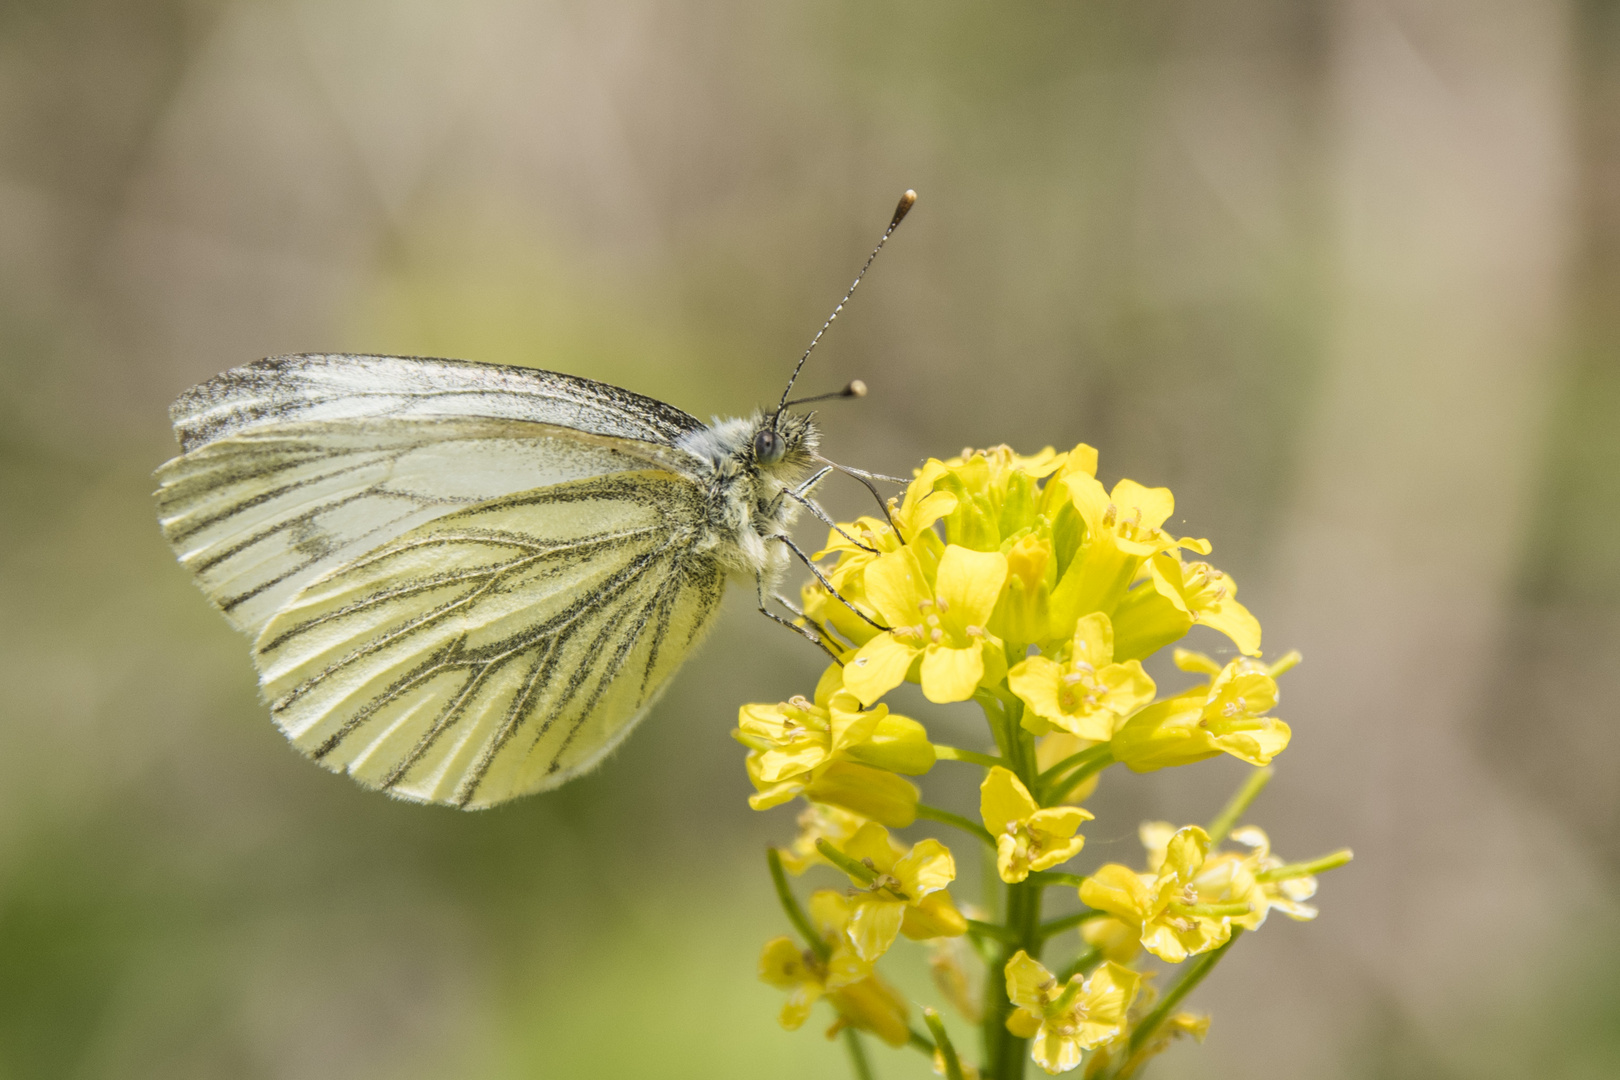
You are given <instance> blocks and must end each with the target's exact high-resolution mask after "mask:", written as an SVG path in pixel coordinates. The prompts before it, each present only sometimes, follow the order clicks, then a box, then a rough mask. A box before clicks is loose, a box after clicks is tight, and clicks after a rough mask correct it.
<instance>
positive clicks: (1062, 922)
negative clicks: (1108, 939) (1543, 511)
mask: <svg viewBox="0 0 1620 1080" xmlns="http://www.w3.org/2000/svg"><path fill="white" fill-rule="evenodd" d="M1106 914H1107V912H1105V911H1096V910H1093V909H1091V908H1087V909H1086V910H1085V911H1077V912H1075V913H1074V914H1073V915H1065V916H1063V917H1062V918H1061V919H1049V920H1047V921H1046V922H1043V923H1041V928H1040V935H1041V940H1042V941H1045V940H1046V939H1047V938H1049V937H1051V936H1052V935H1054V934H1061V933H1063V931H1065V930H1071V929H1073V928H1074V927H1076V926H1079V925H1080V924H1081V923H1083V922H1085V921H1086V920H1088V919H1096V918H1099V917H1101V916H1103V915H1106Z"/></svg>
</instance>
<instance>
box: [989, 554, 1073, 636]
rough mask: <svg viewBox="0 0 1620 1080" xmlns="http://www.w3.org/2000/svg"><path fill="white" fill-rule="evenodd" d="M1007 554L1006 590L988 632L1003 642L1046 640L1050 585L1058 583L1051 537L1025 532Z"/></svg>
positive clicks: (1048, 621) (1049, 615)
mask: <svg viewBox="0 0 1620 1080" xmlns="http://www.w3.org/2000/svg"><path fill="white" fill-rule="evenodd" d="M1006 554H1007V587H1006V590H1005V591H1004V592H1003V593H1002V594H1001V600H1000V602H999V603H997V605H996V610H995V613H994V614H993V615H992V616H991V617H990V631H991V633H993V634H995V635H996V636H997V637H1000V638H1001V639H1002V640H1003V641H1011V642H1020V641H1033V642H1042V641H1045V640H1046V639H1047V638H1048V637H1050V636H1051V630H1050V620H1051V613H1050V607H1051V598H1052V586H1053V585H1054V584H1056V582H1057V560H1056V559H1055V558H1054V557H1053V555H1054V553H1053V550H1052V541H1051V538H1050V536H1049V535H1047V534H1046V533H1045V532H1027V533H1025V534H1024V535H1023V536H1021V537H1019V538H1018V539H1017V540H1016V541H1014V542H1013V543H1012V544H1011V545H1010V546H1009V547H1008V548H1007V551H1006Z"/></svg>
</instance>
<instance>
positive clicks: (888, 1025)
mask: <svg viewBox="0 0 1620 1080" xmlns="http://www.w3.org/2000/svg"><path fill="white" fill-rule="evenodd" d="M827 997H828V1000H830V1001H831V1002H832V1003H833V1006H834V1007H835V1008H836V1009H837V1010H838V1012H839V1015H840V1016H842V1017H844V1018H845V1019H847V1020H848V1021H849V1022H850V1023H852V1024H854V1025H855V1026H856V1027H858V1028H861V1029H863V1030H865V1031H870V1032H871V1033H872V1034H874V1035H876V1036H877V1037H878V1038H880V1039H882V1040H883V1041H884V1042H886V1043H888V1044H889V1045H890V1046H897V1047H898V1046H904V1045H906V1043H908V1042H910V1041H911V1027H910V1025H909V1024H908V1023H907V1013H908V1012H909V1010H908V1008H907V1007H906V1000H905V998H903V997H901V996H900V995H899V994H898V993H896V992H895V990H894V989H893V988H892V987H890V986H889V985H888V984H887V983H885V982H883V980H881V979H879V978H878V977H877V976H876V975H873V976H871V977H869V978H866V979H862V980H861V981H860V982H858V983H854V984H853V985H850V986H845V987H842V988H841V989H838V990H835V991H833V992H832V993H830V994H828V995H827Z"/></svg>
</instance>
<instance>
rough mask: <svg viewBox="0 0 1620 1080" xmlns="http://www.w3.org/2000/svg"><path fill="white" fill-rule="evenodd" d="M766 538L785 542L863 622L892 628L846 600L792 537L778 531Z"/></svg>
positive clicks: (823, 584)
mask: <svg viewBox="0 0 1620 1080" xmlns="http://www.w3.org/2000/svg"><path fill="white" fill-rule="evenodd" d="M765 539H766V540H767V541H770V540H777V541H780V542H781V543H783V544H785V545H786V546H787V549H788V550H789V551H791V552H793V554H795V555H797V556H798V557H799V561H800V562H802V563H804V565H805V566H806V567H807V568H808V569H809V571H810V572H811V573H812V574H814V575H815V576H816V580H817V581H819V582H821V587H822V588H823V589H826V590H827V591H828V592H829V593H831V594H832V596H833V598H834V599H835V600H837V601H838V602H839V603H840V604H843V605H844V606H845V607H847V608H849V610H851V611H853V612H854V613H855V614H857V615H859V616H860V617H861V620H862V621H863V622H866V623H867V624H869V625H871V626H873V627H875V628H877V629H879V630H883V631H888V630H890V629H892V627H888V626H884V625H883V624H882V623H880V622H877V621H876V620H874V619H873V618H872V616H870V615H868V614H867V613H866V612H864V611H862V610H861V609H860V608H858V607H856V606H855V605H854V604H852V603H850V602H849V601H848V600H845V599H844V597H843V595H842V594H840V593H839V591H838V590H837V589H835V588H833V583H832V582H830V581H828V580H827V575H826V574H823V573H822V572H821V567H819V566H817V565H816V564H815V563H814V562H813V561H812V560H811V558H810V556H808V555H806V554H805V553H804V552H803V551H801V550H800V549H799V545H797V544H795V543H794V542H793V538H792V537H790V536H784V535H783V534H782V533H777V534H776V535H774V536H767V537H766V538H765Z"/></svg>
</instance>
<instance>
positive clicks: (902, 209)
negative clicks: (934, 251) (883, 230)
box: [889, 188, 917, 229]
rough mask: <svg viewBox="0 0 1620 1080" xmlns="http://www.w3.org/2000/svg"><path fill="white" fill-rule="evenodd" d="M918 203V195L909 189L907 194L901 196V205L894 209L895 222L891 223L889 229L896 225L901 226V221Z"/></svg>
mask: <svg viewBox="0 0 1620 1080" xmlns="http://www.w3.org/2000/svg"><path fill="white" fill-rule="evenodd" d="M916 202H917V193H916V192H915V191H912V190H911V189H910V188H907V189H906V193H905V194H904V195H902V196H900V205H898V206H896V207H895V208H894V220H893V221H891V222H889V228H891V229H892V228H894V227H895V226H896V225H898V224H900V221H901V219H902V218H904V217H905V216H906V212H907V211H909V210H910V209H911V208H912V206H914V205H915V204H916Z"/></svg>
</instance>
